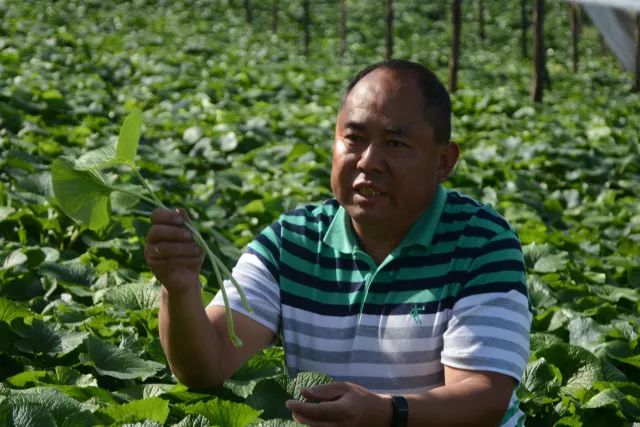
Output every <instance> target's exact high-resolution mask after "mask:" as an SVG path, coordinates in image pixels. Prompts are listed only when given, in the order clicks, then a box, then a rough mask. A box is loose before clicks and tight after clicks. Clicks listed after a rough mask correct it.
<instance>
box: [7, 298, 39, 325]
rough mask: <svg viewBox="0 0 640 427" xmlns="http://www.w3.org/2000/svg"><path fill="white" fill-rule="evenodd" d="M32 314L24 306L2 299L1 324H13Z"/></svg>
mask: <svg viewBox="0 0 640 427" xmlns="http://www.w3.org/2000/svg"><path fill="white" fill-rule="evenodd" d="M30 315H32V313H31V312H30V311H29V310H28V309H27V308H26V307H24V306H22V305H20V304H18V303H17V302H14V301H12V300H10V299H7V298H3V297H0V322H7V323H9V322H11V321H12V320H13V319H16V318H19V317H27V316H30Z"/></svg>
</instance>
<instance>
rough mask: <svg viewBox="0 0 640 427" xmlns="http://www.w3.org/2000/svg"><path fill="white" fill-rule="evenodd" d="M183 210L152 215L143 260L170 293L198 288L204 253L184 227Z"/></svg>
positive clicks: (185, 217) (165, 211)
mask: <svg viewBox="0 0 640 427" xmlns="http://www.w3.org/2000/svg"><path fill="white" fill-rule="evenodd" d="M185 221H187V214H186V212H185V211H184V209H177V210H170V209H156V210H154V211H153V214H152V215H151V228H150V229H149V232H148V233H147V241H146V245H145V249H144V258H145V260H146V261H147V265H148V266H149V268H150V269H151V271H152V272H153V274H154V275H155V276H156V278H157V279H158V280H159V281H160V283H162V285H163V286H164V287H165V288H166V290H167V291H168V292H169V293H173V292H177V293H181V292H184V291H188V290H190V289H193V288H194V287H197V285H198V276H199V274H200V269H201V267H202V263H203V261H204V252H203V251H202V249H201V248H200V247H199V246H198V245H197V244H196V242H195V240H194V239H193V236H192V235H191V232H190V231H189V230H187V228H186V227H184V223H185Z"/></svg>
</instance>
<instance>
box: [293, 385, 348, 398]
mask: <svg viewBox="0 0 640 427" xmlns="http://www.w3.org/2000/svg"><path fill="white" fill-rule="evenodd" d="M347 391H348V387H347V386H346V384H345V383H340V382H337V383H329V384H320V385H317V386H314V387H311V388H303V389H301V390H300V394H302V396H304V398H305V399H310V400H315V401H331V400H336V399H338V398H340V397H342V396H343V395H344V394H345V393H346V392H347Z"/></svg>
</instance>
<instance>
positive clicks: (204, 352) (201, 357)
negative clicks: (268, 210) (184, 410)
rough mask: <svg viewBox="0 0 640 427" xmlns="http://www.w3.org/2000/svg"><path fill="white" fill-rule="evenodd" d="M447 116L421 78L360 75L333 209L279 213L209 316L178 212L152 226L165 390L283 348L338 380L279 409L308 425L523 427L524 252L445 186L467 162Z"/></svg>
mask: <svg viewBox="0 0 640 427" xmlns="http://www.w3.org/2000/svg"><path fill="white" fill-rule="evenodd" d="M450 116H451V103H450V99H449V95H448V94H447V92H446V90H445V89H444V87H443V86H442V84H441V83H440V82H439V81H438V80H437V78H436V77H435V76H434V75H433V74H432V73H431V72H430V71H428V70H427V69H426V68H424V67H422V66H421V65H418V64H415V63H411V62H407V61H387V62H383V63H379V64H375V65H373V66H371V67H368V68H366V69H365V70H363V71H362V72H360V73H359V74H358V75H357V76H356V78H355V79H354V80H353V81H352V82H351V84H350V85H349V86H348V88H347V91H346V94H345V96H344V99H343V103H342V106H341V109H340V112H339V114H338V118H337V124H336V132H335V142H334V146H333V164H332V172H331V188H332V190H333V193H334V195H335V198H336V200H331V201H327V202H325V203H323V204H320V205H314V206H307V207H305V208H302V209H299V210H296V211H293V212H289V213H287V214H284V215H283V216H282V217H281V218H280V219H279V220H278V221H277V222H276V223H274V224H273V225H271V226H270V227H267V228H266V229H265V230H263V232H262V233H261V234H260V235H259V236H258V237H257V238H256V240H255V241H254V242H252V243H251V244H250V245H249V247H248V249H247V251H246V252H245V253H244V254H243V255H242V257H241V258H240V260H239V261H238V264H237V265H236V267H235V268H234V271H233V274H234V276H235V277H236V278H237V280H238V281H239V283H240V284H241V286H243V288H244V289H245V291H246V292H247V295H248V298H249V302H250V304H251V305H252V307H253V310H254V313H252V314H249V313H247V312H246V311H244V309H243V308H242V305H241V303H240V301H239V297H238V295H237V293H236V292H235V291H234V289H233V288H232V287H230V286H227V289H228V292H229V294H230V300H231V305H232V307H233V310H234V311H233V317H234V321H235V324H236V331H237V333H238V335H239V337H240V338H241V339H242V341H243V342H244V346H242V347H240V348H235V347H234V346H233V345H232V343H231V341H230V339H229V337H228V335H227V329H226V323H225V317H224V309H223V308H222V307H221V305H222V301H221V298H220V295H218V296H216V298H215V299H214V301H213V302H212V303H211V304H210V305H209V306H208V307H207V308H206V310H204V309H203V308H202V300H201V297H200V288H199V283H198V273H199V271H200V266H201V263H202V252H201V251H200V250H199V249H198V247H197V246H196V245H195V244H194V243H193V240H192V239H191V237H190V236H189V235H188V232H186V230H185V229H184V228H182V227H181V224H182V221H183V218H182V216H181V215H179V214H177V213H176V212H171V211H156V212H154V214H153V217H152V222H153V225H152V227H151V230H150V232H149V236H148V240H147V248H146V258H147V262H148V263H149V265H150V267H151V269H152V270H153V272H154V274H155V275H156V277H157V278H158V279H159V280H160V282H161V283H162V284H163V288H162V300H161V307H160V316H159V317H160V334H161V340H162V344H163V348H164V350H165V352H166V354H167V358H168V360H169V363H170V365H171V368H172V370H173V372H174V373H175V375H176V376H177V377H178V378H179V379H180V380H181V381H182V382H184V383H185V384H187V385H189V386H191V387H196V388H207V387H211V386H214V385H217V384H220V383H221V382H223V381H224V380H225V379H227V378H229V377H230V376H231V375H232V374H233V373H234V372H235V371H236V370H237V369H238V368H239V367H240V366H241V365H242V364H243V363H244V362H245V361H246V360H247V359H248V358H249V357H250V356H251V355H252V354H254V353H255V352H257V351H259V350H260V349H262V348H264V347H265V346H267V345H269V344H270V343H273V342H274V341H275V340H276V337H277V336H278V335H280V337H281V338H282V343H283V346H284V349H285V355H286V364H287V369H288V371H289V374H290V375H295V374H296V373H297V372H299V371H321V372H324V373H326V374H328V375H330V376H332V377H333V378H334V379H335V380H336V382H334V383H332V384H328V385H323V386H319V387H315V388H313V389H310V390H305V391H304V393H303V395H304V396H305V397H306V398H307V399H308V400H309V401H308V402H299V401H289V402H287V407H288V408H289V409H290V410H291V411H292V412H293V417H294V419H296V420H297V421H299V422H301V423H304V424H308V425H311V426H368V427H374V426H381V427H383V426H384V427H387V426H390V425H393V426H403V425H408V426H425V425H428V426H440V425H442V426H471V425H494V426H495V425H522V422H523V419H524V416H523V415H522V413H521V412H520V411H519V409H518V401H517V399H516V398H515V392H514V388H515V386H516V385H517V383H518V381H519V379H520V377H521V375H522V373H523V371H524V368H525V366H526V363H527V359H528V353H529V336H528V335H529V327H530V322H531V313H530V310H529V305H528V297H527V291H526V285H525V277H524V262H523V257H522V251H521V249H520V244H519V242H518V239H517V237H516V235H515V233H514V232H513V231H512V230H511V229H510V227H509V226H508V224H507V223H506V222H505V221H504V219H502V218H501V217H500V216H499V215H497V214H496V213H495V212H494V211H493V210H491V208H489V207H485V206H483V205H481V204H479V203H477V202H475V201H473V200H471V199H469V198H468V197H465V196H462V195H460V194H458V193H457V192H454V191H448V190H445V189H444V188H443V187H442V186H441V183H442V182H443V181H444V180H445V179H446V178H447V176H448V175H449V173H450V172H451V170H452V169H453V167H454V165H455V163H456V161H457V159H458V154H459V149H458V146H457V145H456V144H455V143H453V142H450V141H449V139H450V133H451V121H450V120H451V119H450Z"/></svg>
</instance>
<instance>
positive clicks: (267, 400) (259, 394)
mask: <svg viewBox="0 0 640 427" xmlns="http://www.w3.org/2000/svg"><path fill="white" fill-rule="evenodd" d="M288 399H291V394H290V393H288V392H287V390H286V389H285V388H284V387H282V384H280V383H279V382H278V381H275V380H273V379H269V378H268V379H263V380H261V381H259V382H258V383H257V384H256V386H255V387H254V388H253V390H252V393H251V395H250V396H248V397H247V398H246V399H245V403H246V404H248V405H251V406H253V407H254V408H256V409H262V410H263V413H262V414H261V417H262V418H265V419H271V418H288V419H290V418H291V411H289V410H288V409H287V408H286V406H285V402H286V401H287V400H288Z"/></svg>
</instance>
